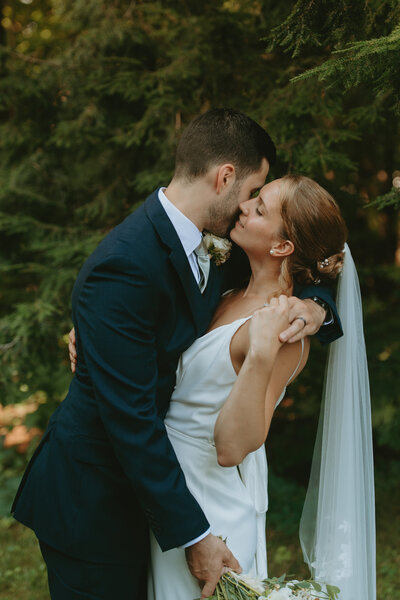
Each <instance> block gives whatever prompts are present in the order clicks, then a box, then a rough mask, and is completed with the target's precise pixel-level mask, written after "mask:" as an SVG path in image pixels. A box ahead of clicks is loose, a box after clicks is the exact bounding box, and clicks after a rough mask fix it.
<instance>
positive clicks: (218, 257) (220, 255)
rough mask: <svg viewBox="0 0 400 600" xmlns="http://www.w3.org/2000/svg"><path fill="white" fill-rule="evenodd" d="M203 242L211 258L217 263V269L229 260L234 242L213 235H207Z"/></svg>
mask: <svg viewBox="0 0 400 600" xmlns="http://www.w3.org/2000/svg"><path fill="white" fill-rule="evenodd" d="M203 242H204V243H205V245H206V248H207V251H208V254H209V256H210V258H212V259H213V260H214V261H215V264H216V265H217V267H219V265H222V264H224V262H226V261H227V260H228V258H229V256H230V253H231V248H232V242H230V241H229V240H227V239H226V238H221V237H218V236H217V235H214V234H213V233H205V234H204V236H203Z"/></svg>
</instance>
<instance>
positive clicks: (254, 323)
mask: <svg viewBox="0 0 400 600" xmlns="http://www.w3.org/2000/svg"><path fill="white" fill-rule="evenodd" d="M288 326H289V303H288V298H287V296H284V295H281V296H279V298H272V299H271V301H270V303H269V305H266V306H263V307H262V308H260V309H259V310H257V311H256V312H255V313H254V315H253V317H252V319H251V321H250V328H249V350H250V352H251V353H252V354H256V355H259V356H260V357H262V356H265V354H266V353H269V352H271V351H273V350H276V351H278V350H279V349H280V348H281V347H282V342H281V341H280V339H279V334H280V333H281V332H282V331H283V330H284V329H286V328H287V327H288Z"/></svg>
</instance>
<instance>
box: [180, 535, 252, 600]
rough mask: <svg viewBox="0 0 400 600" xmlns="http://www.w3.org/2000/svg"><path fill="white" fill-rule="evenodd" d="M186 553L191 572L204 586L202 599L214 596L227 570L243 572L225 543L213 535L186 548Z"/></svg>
mask: <svg viewBox="0 0 400 600" xmlns="http://www.w3.org/2000/svg"><path fill="white" fill-rule="evenodd" d="M185 552H186V560H187V563H188V565H189V569H190V572H191V574H192V575H193V576H194V577H196V579H197V580H198V581H199V583H200V585H201V586H202V591H201V597H202V598H208V597H209V596H212V595H213V593H214V590H215V587H216V585H217V583H218V581H219V578H220V577H221V575H222V573H223V572H225V571H226V570H227V569H229V570H232V571H236V573H241V572H242V569H241V567H240V565H239V563H238V561H237V560H236V558H235V557H234V556H233V554H232V552H231V551H230V550H229V548H228V546H227V545H226V544H225V542H223V541H222V540H221V539H220V538H218V537H216V536H215V535H212V534H211V533H209V534H208V535H207V536H206V537H205V538H204V539H202V540H200V542H197V544H193V546H189V548H186V550H185Z"/></svg>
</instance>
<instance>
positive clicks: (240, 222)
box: [236, 217, 244, 229]
mask: <svg viewBox="0 0 400 600" xmlns="http://www.w3.org/2000/svg"><path fill="white" fill-rule="evenodd" d="M236 225H240V227H242V229H243V228H244V225H243V223H242V221H241V220H240V217H239V218H238V220H237V221H236Z"/></svg>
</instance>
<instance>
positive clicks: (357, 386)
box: [300, 244, 376, 600]
mask: <svg viewBox="0 0 400 600" xmlns="http://www.w3.org/2000/svg"><path fill="white" fill-rule="evenodd" d="M337 306H338V310H339V314H340V316H341V319H342V324H343V329H344V336H343V337H341V338H340V339H339V340H337V341H335V342H334V343H333V344H331V347H330V350H329V359H328V366H327V372H326V380H325V387H324V395H323V401H322V406H321V413H320V418H319V424H318V432H317V438H316V442H315V448H314V455H313V460H312V467H311V475H310V481H309V486H308V490H307V495H306V500H305V504H304V508H303V514H302V517H301V522H300V541H301V546H302V550H303V555H304V560H305V562H306V563H308V565H309V567H310V570H311V573H312V576H313V577H314V578H315V579H316V580H321V581H324V582H327V583H329V584H332V585H336V586H337V587H339V588H340V595H339V598H340V600H361V599H362V600H375V598H376V581H375V508H374V507H375V502H374V476H373V452H372V427H371V406H370V391H369V381H368V369H367V358H366V351H365V341H364V332H363V321H362V305H361V295H360V287H359V283H358V277H357V271H356V268H355V265H354V261H353V258H352V256H351V253H350V250H349V247H348V246H347V244H346V245H345V259H344V266H343V271H342V273H341V274H340V277H339V283H338V292H337Z"/></svg>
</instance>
